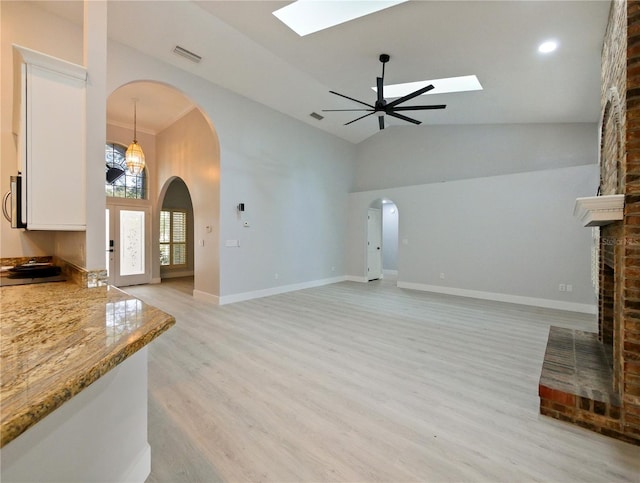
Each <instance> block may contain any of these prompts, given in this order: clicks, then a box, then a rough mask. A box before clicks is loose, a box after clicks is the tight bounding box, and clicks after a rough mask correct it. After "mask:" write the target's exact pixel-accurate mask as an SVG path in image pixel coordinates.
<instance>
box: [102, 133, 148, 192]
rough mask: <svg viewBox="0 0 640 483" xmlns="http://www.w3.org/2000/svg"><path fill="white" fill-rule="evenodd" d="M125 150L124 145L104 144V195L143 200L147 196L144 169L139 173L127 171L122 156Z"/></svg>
mask: <svg viewBox="0 0 640 483" xmlns="http://www.w3.org/2000/svg"><path fill="white" fill-rule="evenodd" d="M126 152H127V147H126V146H122V145H120V144H115V143H107V144H106V145H105V155H104V161H105V164H106V166H105V170H106V176H107V180H106V183H105V191H106V195H107V196H112V197H114V198H132V199H137V200H143V199H145V198H146V197H147V194H146V184H147V183H146V178H147V176H146V169H145V170H143V171H142V173H140V174H139V175H132V174H131V173H129V171H127V163H126V161H125V157H124V155H125V153H126Z"/></svg>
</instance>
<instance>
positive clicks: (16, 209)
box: [2, 174, 27, 228]
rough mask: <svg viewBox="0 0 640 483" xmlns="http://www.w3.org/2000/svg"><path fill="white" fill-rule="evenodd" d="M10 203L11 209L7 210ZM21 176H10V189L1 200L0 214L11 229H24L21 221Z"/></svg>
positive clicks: (24, 226) (25, 225)
mask: <svg viewBox="0 0 640 483" xmlns="http://www.w3.org/2000/svg"><path fill="white" fill-rule="evenodd" d="M8 201H11V207H10V208H9V209H7V202H8ZM22 202H23V198H22V176H20V174H18V176H11V189H10V190H9V191H7V193H5V195H4V198H3V199H2V214H3V215H4V217H5V218H6V219H7V220H8V221H9V222H10V223H11V228H26V227H27V224H26V223H25V222H24V221H23V219H24V217H23V208H24V206H23V205H22Z"/></svg>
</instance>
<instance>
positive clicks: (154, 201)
mask: <svg viewBox="0 0 640 483" xmlns="http://www.w3.org/2000/svg"><path fill="white" fill-rule="evenodd" d="M134 99H136V101H135V102H136V115H137V126H136V129H137V133H136V135H137V138H138V139H137V140H138V143H139V144H140V145H141V147H142V149H143V150H144V153H145V158H146V166H147V167H146V171H147V186H148V190H147V199H146V201H145V203H148V205H149V206H150V209H151V215H150V216H149V218H150V220H151V230H150V236H149V239H148V241H147V242H146V248H147V251H149V252H150V254H151V255H150V257H151V262H150V268H149V270H150V275H151V279H150V281H151V282H152V283H159V282H160V281H161V279H162V278H167V277H170V276H179V275H182V274H184V275H186V274H189V273H190V274H192V275H193V276H194V281H193V294H194V295H198V296H200V297H202V298H206V299H208V300H212V301H215V300H217V297H218V295H219V286H220V283H219V273H220V266H219V265H220V264H219V255H220V253H219V249H218V246H219V220H220V175H219V173H220V147H219V142H218V137H217V134H216V131H215V129H214V127H213V124H212V122H211V121H210V119H209V118H208V116H207V115H206V114H205V113H204V112H203V111H202V110H201V109H200V108H199V107H198V106H197V105H196V104H195V103H194V102H193V101H192V100H191V99H190V98H189V97H187V96H186V95H184V94H183V93H182V92H181V91H180V90H178V89H176V88H174V87H173V86H170V85H166V84H163V83H161V82H152V81H134V82H131V83H128V84H126V85H123V86H121V87H119V88H118V89H116V90H115V91H114V92H113V93H112V94H111V95H110V96H109V99H108V102H107V138H108V139H109V140H110V141H114V142H118V143H120V144H124V145H128V144H129V143H130V142H131V141H132V139H133V115H134V110H133V105H134V104H133V103H134ZM178 178H179V181H176V179H178ZM174 182H176V183H177V184H176V185H175V186H182V187H181V188H176V189H181V190H182V191H185V188H186V192H187V193H188V197H189V200H190V203H189V204H188V208H189V209H187V210H186V213H187V214H188V216H189V217H191V221H190V223H189V222H188V223H187V226H188V227H190V229H191V230H192V232H191V233H190V234H187V236H188V237H189V238H188V242H187V243H188V245H186V247H185V246H184V245H181V243H183V242H175V240H174V242H175V243H174V244H173V245H171V244H170V245H165V244H164V243H165V242H161V241H160V240H161V238H160V235H161V233H160V229H161V227H160V217H161V216H167V215H161V212H162V211H163V208H164V207H163V203H164V202H165V200H166V199H171V198H167V196H168V193H167V192H168V190H173V189H174V188H173V186H174V185H173V183H174ZM180 183H182V185H180ZM169 196H171V192H170V191H169ZM168 208H169V211H170V209H171V208H170V207H168ZM176 209H177V208H176ZM171 216H172V215H171V214H169V218H171ZM174 216H176V217H177V218H176V219H179V218H180V216H181V215H179V214H178V215H174ZM169 223H171V221H170V222H169ZM182 248H185V250H186V254H185V255H186V260H187V264H186V265H185V264H178V266H175V267H173V268H172V269H167V268H166V266H165V265H163V264H162V263H166V260H163V259H162V258H161V256H162V254H163V252H162V251H163V250H164V251H165V255H166V250H177V251H178V252H179V251H180V250H181V249H182ZM169 253H170V254H171V252H169ZM176 253H177V252H176ZM165 258H166V257H165ZM163 267H164V268H163Z"/></svg>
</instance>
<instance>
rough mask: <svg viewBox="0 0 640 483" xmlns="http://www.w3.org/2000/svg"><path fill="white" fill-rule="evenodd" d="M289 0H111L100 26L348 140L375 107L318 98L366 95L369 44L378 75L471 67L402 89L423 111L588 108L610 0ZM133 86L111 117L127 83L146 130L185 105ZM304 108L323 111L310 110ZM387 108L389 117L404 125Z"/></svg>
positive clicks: (397, 77)
mask: <svg viewBox="0 0 640 483" xmlns="http://www.w3.org/2000/svg"><path fill="white" fill-rule="evenodd" d="M37 3H38V4H40V5H41V6H43V7H44V8H47V9H48V10H51V11H54V12H56V13H58V14H60V15H62V16H65V17H67V18H75V19H76V21H78V20H79V19H81V18H82V13H81V8H82V6H81V2H70V3H69V2H56V1H47V2H37ZM288 3H289V2H281V1H195V2H194V1H186V0H184V1H175V2H174V1H122V0H120V1H113V0H110V1H109V10H108V12H109V36H110V37H111V38H113V39H115V40H118V41H120V42H122V43H124V44H127V45H130V46H132V47H134V48H136V49H138V50H140V51H142V52H144V53H146V54H148V55H151V56H153V57H156V58H158V59H160V60H163V61H165V62H168V63H170V64H173V65H175V66H176V67H179V68H181V69H184V70H187V71H189V72H192V73H194V74H196V75H199V76H201V77H204V78H206V79H209V80H211V81H212V82H214V83H216V84H219V85H221V86H224V87H226V88H228V89H230V90H232V91H235V92H237V93H239V94H241V95H243V96H245V97H248V98H250V99H253V100H255V101H258V102H260V103H262V104H265V105H267V106H270V107H272V108H274V109H276V110H278V111H280V112H283V113H285V114H287V115H290V116H292V117H294V118H296V119H300V120H302V121H304V122H306V123H309V124H310V125H312V126H315V127H318V128H320V129H323V130H325V131H328V132H330V133H333V134H335V135H337V136H340V137H342V138H344V139H346V140H349V141H351V142H354V143H357V142H360V141H362V140H364V139H366V138H367V137H369V136H371V135H374V134H375V133H376V132H378V127H377V119H376V118H375V116H370V117H368V118H365V119H363V120H361V121H358V122H356V123H354V124H351V125H349V126H344V125H343V124H344V123H345V122H347V121H350V120H352V119H354V118H355V117H358V113H322V112H321V110H322V109H340V108H344V109H347V108H357V107H358V105H357V104H355V103H353V102H351V101H349V100H347V99H343V98H340V97H338V96H334V95H332V94H330V93H329V92H328V91H329V90H335V91H338V92H340V93H342V94H345V95H347V96H350V97H354V98H357V99H360V100H363V101H365V102H367V103H373V102H374V100H375V93H374V92H373V91H372V90H371V87H372V86H373V85H374V84H375V78H376V76H379V75H380V72H381V64H380V63H379V61H378V56H379V55H380V54H381V53H388V54H390V55H391V61H390V62H389V63H388V64H387V67H386V75H385V83H386V84H395V83H400V82H410V81H417V80H423V79H437V78H442V77H453V76H460V75H469V74H476V75H477V76H478V78H479V80H480V83H481V84H482V85H483V87H484V90H483V91H475V92H465V93H456V94H439V95H428V96H422V97H419V98H417V99H414V100H412V101H409V102H408V103H407V104H447V109H445V110H438V111H422V112H416V113H415V114H414V113H411V114H410V115H411V117H415V118H416V119H419V120H421V121H423V123H425V124H427V125H428V124H475V123H531V122H532V123H538V122H596V121H597V120H598V118H599V115H600V100H599V99H600V53H601V49H602V39H603V36H604V31H605V28H606V22H607V17H608V12H609V5H610V2H609V1H608V0H607V1H604V0H602V1H601V0H596V1H566V2H565V1H559V0H550V1H524V0H521V1H481V0H474V1H466V2H465V1H419V0H412V1H410V2H407V3H404V4H401V5H398V6H395V7H392V8H389V9H386V10H383V11H381V12H378V13H376V14H373V15H370V16H367V17H364V18H361V19H357V20H354V21H352V22H348V23H346V24H343V25H339V26H336V27H333V28H330V29H327V30H324V31H321V32H317V33H315V34H311V35H308V36H305V37H299V36H298V35H297V34H295V33H294V32H293V31H291V30H289V28H288V27H286V26H285V25H284V24H282V23H281V22H280V21H279V20H278V19H277V18H276V17H275V16H273V15H272V14H271V12H272V11H274V10H276V9H278V8H280V7H282V6H284V5H286V4H288ZM134 27H135V28H134ZM549 38H554V39H556V40H558V42H559V44H560V47H559V48H558V50H557V51H556V52H555V53H553V54H551V55H547V56H543V55H541V54H539V53H538V52H537V46H538V44H539V43H541V42H542V41H544V40H547V39H549ZM175 45H180V46H182V47H184V48H186V49H188V50H190V51H192V52H195V53H197V54H198V55H200V56H202V57H203V60H202V62H201V63H200V64H192V63H191V62H189V61H187V60H185V59H184V58H182V57H179V56H177V55H176V54H174V53H172V50H173V47H174V46H175ZM135 86H136V85H135V84H134V85H132V86H129V87H128V88H127V91H126V92H121V93H118V92H117V93H116V94H115V95H114V96H112V98H110V100H109V108H108V113H109V118H110V119H113V120H115V121H117V122H125V123H126V119H127V118H129V119H130V118H131V116H132V102H131V98H132V97H138V98H139V99H140V101H139V104H138V106H139V107H138V123H139V127H140V128H142V129H145V128H146V129H147V130H150V131H158V130H160V129H162V128H163V127H166V126H161V125H160V124H159V123H158V120H160V119H164V120H171V119H175V118H176V117H178V116H179V113H178V112H176V110H178V111H179V110H184V109H185V105H184V104H182V105H176V102H175V99H174V100H169V101H167V102H158V101H157V100H153V102H152V101H150V100H149V101H148V100H147V98H148V97H149V96H150V95H151V92H149V91H148V86H149V84H146V85H145V86H142V85H139V86H138V87H139V91H140V92H136V88H135ZM141 87H144V88H141ZM158 95H160V94H158ZM147 103H149V106H148V107H149V111H147V110H146V104H147ZM177 104H180V102H177ZM152 111H153V112H152ZM314 111H315V112H318V113H321V114H324V115H325V118H324V119H323V120H322V121H317V120H315V119H313V118H311V117H310V116H309V114H310V113H311V112H314ZM145 112H149V114H145ZM211 114H212V120H213V122H214V124H215V113H211ZM405 114H408V113H405ZM386 119H387V123H388V124H390V125H392V126H394V127H395V126H398V127H399V126H402V128H404V129H415V126H413V125H411V124H407V123H404V122H403V121H400V120H389V118H388V117H387V118H386ZM152 120H155V121H154V122H152ZM129 124H130V122H129Z"/></svg>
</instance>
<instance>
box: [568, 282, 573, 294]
mask: <svg viewBox="0 0 640 483" xmlns="http://www.w3.org/2000/svg"><path fill="white" fill-rule="evenodd" d="M567 292H573V285H571V284H570V283H568V284H567Z"/></svg>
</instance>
